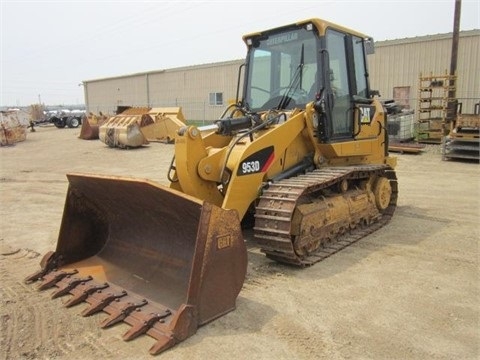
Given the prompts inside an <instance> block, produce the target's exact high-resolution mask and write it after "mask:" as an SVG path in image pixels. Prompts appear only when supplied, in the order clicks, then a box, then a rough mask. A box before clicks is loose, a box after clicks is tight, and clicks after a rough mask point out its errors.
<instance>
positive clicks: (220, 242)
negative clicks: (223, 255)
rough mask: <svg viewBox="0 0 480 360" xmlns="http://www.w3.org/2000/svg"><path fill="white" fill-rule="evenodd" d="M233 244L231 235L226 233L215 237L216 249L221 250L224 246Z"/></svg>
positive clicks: (227, 246)
mask: <svg viewBox="0 0 480 360" xmlns="http://www.w3.org/2000/svg"><path fill="white" fill-rule="evenodd" d="M232 244H233V239H232V237H231V236H230V235H229V234H227V235H221V236H219V237H217V249H218V250H222V249H225V248H229V247H232Z"/></svg>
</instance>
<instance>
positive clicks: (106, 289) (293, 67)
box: [26, 19, 397, 354]
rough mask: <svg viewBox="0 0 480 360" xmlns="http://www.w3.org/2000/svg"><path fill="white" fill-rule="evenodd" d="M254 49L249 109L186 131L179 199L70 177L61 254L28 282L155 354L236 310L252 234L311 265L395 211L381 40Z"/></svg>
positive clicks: (176, 190) (240, 100) (300, 32)
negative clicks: (378, 75) (372, 69)
mask: <svg viewBox="0 0 480 360" xmlns="http://www.w3.org/2000/svg"><path fill="white" fill-rule="evenodd" d="M244 41H245V43H246V45H247V48H248V52H247V56H246V61H245V64H244V66H242V67H241V68H240V69H239V91H238V94H239V95H237V100H236V102H235V103H234V104H232V105H230V106H228V107H227V108H226V110H225V112H224V114H223V115H222V116H221V118H220V119H218V120H216V121H214V122H212V124H211V125H208V126H205V127H195V126H184V127H182V128H181V129H180V130H179V131H178V134H177V136H176V138H175V145H174V146H175V155H174V158H173V159H172V162H171V166H170V168H169V170H168V172H167V176H168V179H169V181H170V186H169V187H165V186H162V185H159V184H157V183H155V182H152V181H149V180H142V179H130V178H120V177H118V178H117V177H112V176H101V175H86V174H69V175H67V177H68V180H69V189H68V193H67V198H66V204H65V210H64V216H63V220H62V224H61V228H60V234H59V239H58V243H57V248H56V250H55V252H51V253H48V254H46V255H45V256H44V258H43V260H42V262H41V269H40V270H39V271H38V272H37V273H36V274H33V275H32V276H30V277H28V278H27V279H26V281H27V282H34V281H37V280H38V281H39V282H40V288H41V289H47V288H50V287H54V288H55V289H56V290H55V291H54V292H53V294H52V296H53V297H57V296H61V295H64V294H70V295H71V296H70V298H69V300H68V301H67V302H66V305H67V306H71V305H75V304H77V303H79V302H86V303H88V304H89V306H88V307H87V308H85V309H84V310H83V313H82V314H83V315H85V316H88V315H92V314H94V313H96V312H100V311H103V312H105V313H107V314H108V315H109V316H108V317H106V318H105V319H104V320H103V321H102V322H101V325H102V326H103V327H107V326H110V325H113V324H115V323H117V322H120V321H124V322H126V323H128V324H129V325H131V329H130V330H129V331H128V332H127V333H126V334H125V336H124V338H125V340H130V339H133V338H135V337H137V336H139V335H142V334H147V335H149V336H151V337H153V338H154V339H156V343H155V344H154V345H153V347H152V348H151V349H150V353H152V354H158V353H160V352H162V351H164V350H166V349H168V348H170V347H172V346H174V345H175V344H176V343H178V342H180V341H182V340H184V339H186V338H187V337H189V336H191V335H192V334H194V333H195V332H196V329H197V328H198V327H199V326H201V325H203V324H205V323H207V322H209V321H211V320H213V319H215V318H218V317H220V316H222V315H223V314H225V313H227V312H229V311H231V310H233V309H234V307H235V301H236V298H237V296H238V293H239V292H240V290H241V288H242V285H243V282H244V279H245V274H246V268H247V251H246V247H245V243H244V238H243V236H242V228H243V227H247V226H250V227H253V233H254V238H255V239H256V241H258V244H259V246H260V248H261V250H262V251H263V252H264V253H265V254H266V256H267V257H268V258H271V259H274V260H276V261H279V262H282V263H286V264H291V265H293V266H299V267H305V266H310V265H312V264H314V263H316V262H318V261H320V260H322V259H323V258H325V257H327V256H330V255H332V254H334V253H335V252H337V251H339V250H340V249H342V248H344V247H346V246H348V245H350V244H351V243H353V242H355V241H357V240H359V239H360V238H362V237H363V236H366V235H367V234H369V233H371V232H373V231H375V230H376V229H378V228H380V227H381V226H383V225H384V224H385V223H386V222H387V221H388V220H389V219H390V218H391V216H392V215H393V213H394V210H395V207H396V200H397V180H396V175H395V171H394V167H395V163H396V161H395V158H392V157H389V156H388V135H387V132H386V111H385V109H384V108H383V107H382V104H381V103H380V101H379V100H378V99H377V98H376V97H375V96H374V95H375V92H374V91H372V90H371V89H370V87H369V79H368V71H367V63H366V59H367V54H368V53H369V52H370V51H371V50H372V49H373V48H372V42H373V41H372V39H371V38H368V37H367V36H365V35H363V34H361V33H358V32H356V31H351V30H348V29H346V28H343V27H341V26H337V25H334V24H332V23H329V22H326V21H323V20H319V19H309V20H305V21H301V22H298V23H295V24H290V25H288V26H283V27H279V28H275V29H272V30H267V31H261V32H256V33H252V34H249V35H246V36H244ZM242 79H243V81H241V80H242ZM240 84H242V86H240ZM240 87H241V88H242V90H241V94H240Z"/></svg>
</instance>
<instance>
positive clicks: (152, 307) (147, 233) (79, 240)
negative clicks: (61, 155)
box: [26, 174, 247, 354]
mask: <svg viewBox="0 0 480 360" xmlns="http://www.w3.org/2000/svg"><path fill="white" fill-rule="evenodd" d="M67 177H68V180H69V188H68V194H67V198H66V203H65V209H64V214H63V219H62V224H61V228H60V233H59V238H58V243H57V248H56V251H55V252H54V253H53V252H52V253H48V254H46V255H45V256H44V258H43V259H42V262H41V270H40V271H38V272H37V273H36V274H33V275H32V276H30V277H28V278H27V279H26V281H27V282H32V281H36V280H40V286H39V288H40V289H42V290H43V289H47V288H50V287H53V286H55V287H56V288H57V289H56V291H55V292H54V293H53V294H52V297H58V296H62V295H64V294H71V295H72V296H71V297H70V298H69V299H68V301H67V302H66V303H65V304H66V306H72V305H75V304H77V303H80V302H82V301H85V302H87V303H88V304H89V306H88V307H87V308H85V309H84V310H83V312H82V314H83V315H84V316H88V315H92V314H94V313H96V312H99V311H104V312H106V313H107V314H109V317H107V318H105V319H104V320H103V321H102V322H101V326H102V327H107V326H110V325H113V324H115V323H117V322H120V321H124V322H126V323H128V324H129V325H131V326H132V327H131V329H130V330H129V331H128V332H127V333H126V334H125V335H124V339H125V340H130V339H133V338H135V337H137V336H139V335H141V334H145V333H146V334H148V335H150V336H151V337H153V338H155V339H156V340H157V342H156V343H155V345H154V346H153V347H152V348H151V349H150V353H151V354H158V353H160V352H162V351H164V350H166V349H168V348H170V347H172V346H174V345H175V344H176V343H178V342H180V341H182V340H184V339H186V338H187V337H189V336H191V335H193V334H194V333H195V332H196V330H197V328H198V327H199V326H201V325H203V324H205V323H207V322H209V321H211V320H213V319H215V318H217V317H219V316H222V315H223V314H225V313H227V312H229V311H231V310H233V309H234V308H235V300H236V298H237V296H238V293H239V292H240V290H241V288H242V285H243V282H244V279H245V274H246V267H247V253H246V248H245V244H244V241H243V238H242V234H241V228H240V220H239V218H238V215H237V212H236V211H234V210H224V209H222V208H219V207H217V206H215V205H212V204H209V203H206V202H202V201H200V200H198V199H195V198H193V197H190V196H187V195H185V194H183V193H180V192H177V191H175V190H172V189H170V188H167V187H164V186H162V185H159V184H156V183H154V182H151V181H148V180H138V179H128V178H120V177H111V176H87V175H82V174H69V175H67Z"/></svg>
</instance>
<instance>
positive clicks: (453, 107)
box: [447, 0, 462, 121]
mask: <svg viewBox="0 0 480 360" xmlns="http://www.w3.org/2000/svg"><path fill="white" fill-rule="evenodd" d="M461 8H462V0H455V14H454V18H453V38H452V57H451V59H450V76H452V77H453V76H455V75H456V72H457V59H458V40H459V32H460V13H461ZM452 85H453V87H452V88H451V89H450V90H449V92H448V98H449V99H455V101H452V102H450V103H449V111H448V115H447V118H448V119H449V120H450V121H451V120H454V119H455V116H456V113H457V103H458V101H457V100H456V97H457V93H456V87H457V82H456V80H453V81H452Z"/></svg>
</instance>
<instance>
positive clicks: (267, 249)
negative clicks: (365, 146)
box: [254, 165, 398, 267]
mask: <svg viewBox="0 0 480 360" xmlns="http://www.w3.org/2000/svg"><path fill="white" fill-rule="evenodd" d="M373 174H375V175H382V176H385V177H386V178H387V179H389V181H390V185H391V187H392V195H391V198H390V203H389V205H388V207H387V209H385V211H383V213H382V215H381V216H380V217H379V219H378V220H377V221H375V222H372V223H371V224H370V225H369V226H367V227H364V226H357V227H356V228H355V229H353V230H350V231H349V232H346V233H344V234H342V235H338V236H337V238H336V239H335V241H331V242H329V243H328V244H326V246H324V247H320V248H319V249H318V250H317V251H316V252H315V253H313V254H310V255H308V256H306V257H300V256H298V255H297V254H296V253H295V250H294V248H293V243H292V236H291V235H290V228H291V227H290V225H291V219H292V217H293V213H294V211H295V208H296V206H297V204H298V203H299V200H300V199H301V198H302V197H303V196H305V195H309V194H313V193H316V192H318V191H320V190H324V189H327V188H329V187H332V186H334V185H336V184H338V183H339V182H340V181H342V180H343V179H347V180H354V179H362V178H365V179H366V178H368V177H369V176H370V175H373ZM397 196H398V186H397V177H396V175H395V171H394V170H393V169H392V168H390V167H389V166H387V165H361V166H349V167H332V168H322V169H317V170H314V171H312V172H309V173H307V174H303V175H299V176H297V177H294V178H289V179H284V180H281V181H278V182H275V183H273V184H271V185H270V186H269V187H268V188H267V189H265V190H264V191H263V194H262V195H261V196H260V198H259V199H260V200H259V203H258V205H257V208H256V214H255V218H256V219H255V227H254V236H255V238H256V240H257V242H258V244H259V245H260V248H261V251H262V252H264V253H265V254H266V256H267V257H268V258H271V259H273V260H276V261H278V262H281V263H287V264H291V265H296V266H300V267H305V266H310V265H313V264H315V263H317V262H319V261H321V260H323V259H325V258H327V257H329V256H331V255H333V254H335V253H336V252H338V251H340V250H342V249H344V248H345V247H347V246H349V245H351V244H353V243H355V242H356V241H358V240H360V239H361V238H363V237H365V236H367V235H369V234H371V233H372V232H374V231H376V230H378V229H379V228H381V227H383V226H384V225H385V224H386V223H387V222H388V221H389V220H390V219H391V217H392V215H393V213H394V212H395V208H396V204H397ZM272 224H273V225H272Z"/></svg>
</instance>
